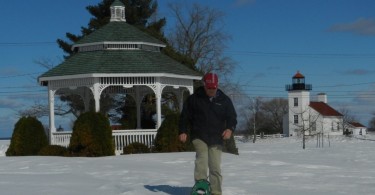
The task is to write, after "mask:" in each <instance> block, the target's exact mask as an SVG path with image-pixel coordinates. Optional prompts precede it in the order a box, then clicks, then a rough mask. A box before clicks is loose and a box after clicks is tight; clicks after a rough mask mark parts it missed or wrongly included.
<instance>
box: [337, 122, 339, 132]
mask: <svg viewBox="0 0 375 195" xmlns="http://www.w3.org/2000/svg"><path fill="white" fill-rule="evenodd" d="M337 131H340V123H339V122H337Z"/></svg>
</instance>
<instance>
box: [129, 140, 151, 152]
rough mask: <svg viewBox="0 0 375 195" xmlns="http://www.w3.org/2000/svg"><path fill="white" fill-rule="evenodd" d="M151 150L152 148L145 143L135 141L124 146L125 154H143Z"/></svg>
mask: <svg viewBox="0 0 375 195" xmlns="http://www.w3.org/2000/svg"><path fill="white" fill-rule="evenodd" d="M150 152H151V151H150V148H149V147H148V146H146V145H145V144H142V143H139V142H134V143H131V144H129V145H127V146H125V147H124V151H123V154H141V153H150Z"/></svg>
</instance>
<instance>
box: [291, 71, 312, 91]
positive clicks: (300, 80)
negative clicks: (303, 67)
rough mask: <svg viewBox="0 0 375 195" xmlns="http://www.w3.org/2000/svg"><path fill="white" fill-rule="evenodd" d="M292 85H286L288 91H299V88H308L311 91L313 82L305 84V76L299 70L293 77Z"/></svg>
mask: <svg viewBox="0 0 375 195" xmlns="http://www.w3.org/2000/svg"><path fill="white" fill-rule="evenodd" d="M292 82H293V84H292V85H286V86H285V90H286V91H297V90H307V91H310V90H311V89H312V85H311V84H305V76H303V75H302V74H301V73H300V72H299V71H297V73H296V74H295V75H294V76H293V78H292Z"/></svg>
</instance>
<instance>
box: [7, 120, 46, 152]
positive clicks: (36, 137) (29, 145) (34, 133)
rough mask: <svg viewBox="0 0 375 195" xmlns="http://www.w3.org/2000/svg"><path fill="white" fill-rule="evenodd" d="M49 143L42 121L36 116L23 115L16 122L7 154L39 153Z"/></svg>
mask: <svg viewBox="0 0 375 195" xmlns="http://www.w3.org/2000/svg"><path fill="white" fill-rule="evenodd" d="M46 145H48V140H47V136H46V133H45V132H44V128H43V125H42V123H41V122H40V121H39V120H38V119H36V118H35V117H22V118H20V120H18V122H17V123H16V124H15V127H14V130H13V134H12V138H11V140H10V145H9V148H8V150H7V151H6V155H7V156H30V155H37V154H38V152H39V150H40V149H42V148H43V147H45V146H46Z"/></svg>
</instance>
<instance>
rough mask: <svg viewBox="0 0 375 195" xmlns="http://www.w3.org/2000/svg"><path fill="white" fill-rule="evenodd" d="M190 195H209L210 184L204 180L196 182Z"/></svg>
mask: <svg viewBox="0 0 375 195" xmlns="http://www.w3.org/2000/svg"><path fill="white" fill-rule="evenodd" d="M191 195H211V186H210V182H208V181H207V180H205V179H201V180H198V181H196V182H195V185H194V186H193V188H192V190H191Z"/></svg>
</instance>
